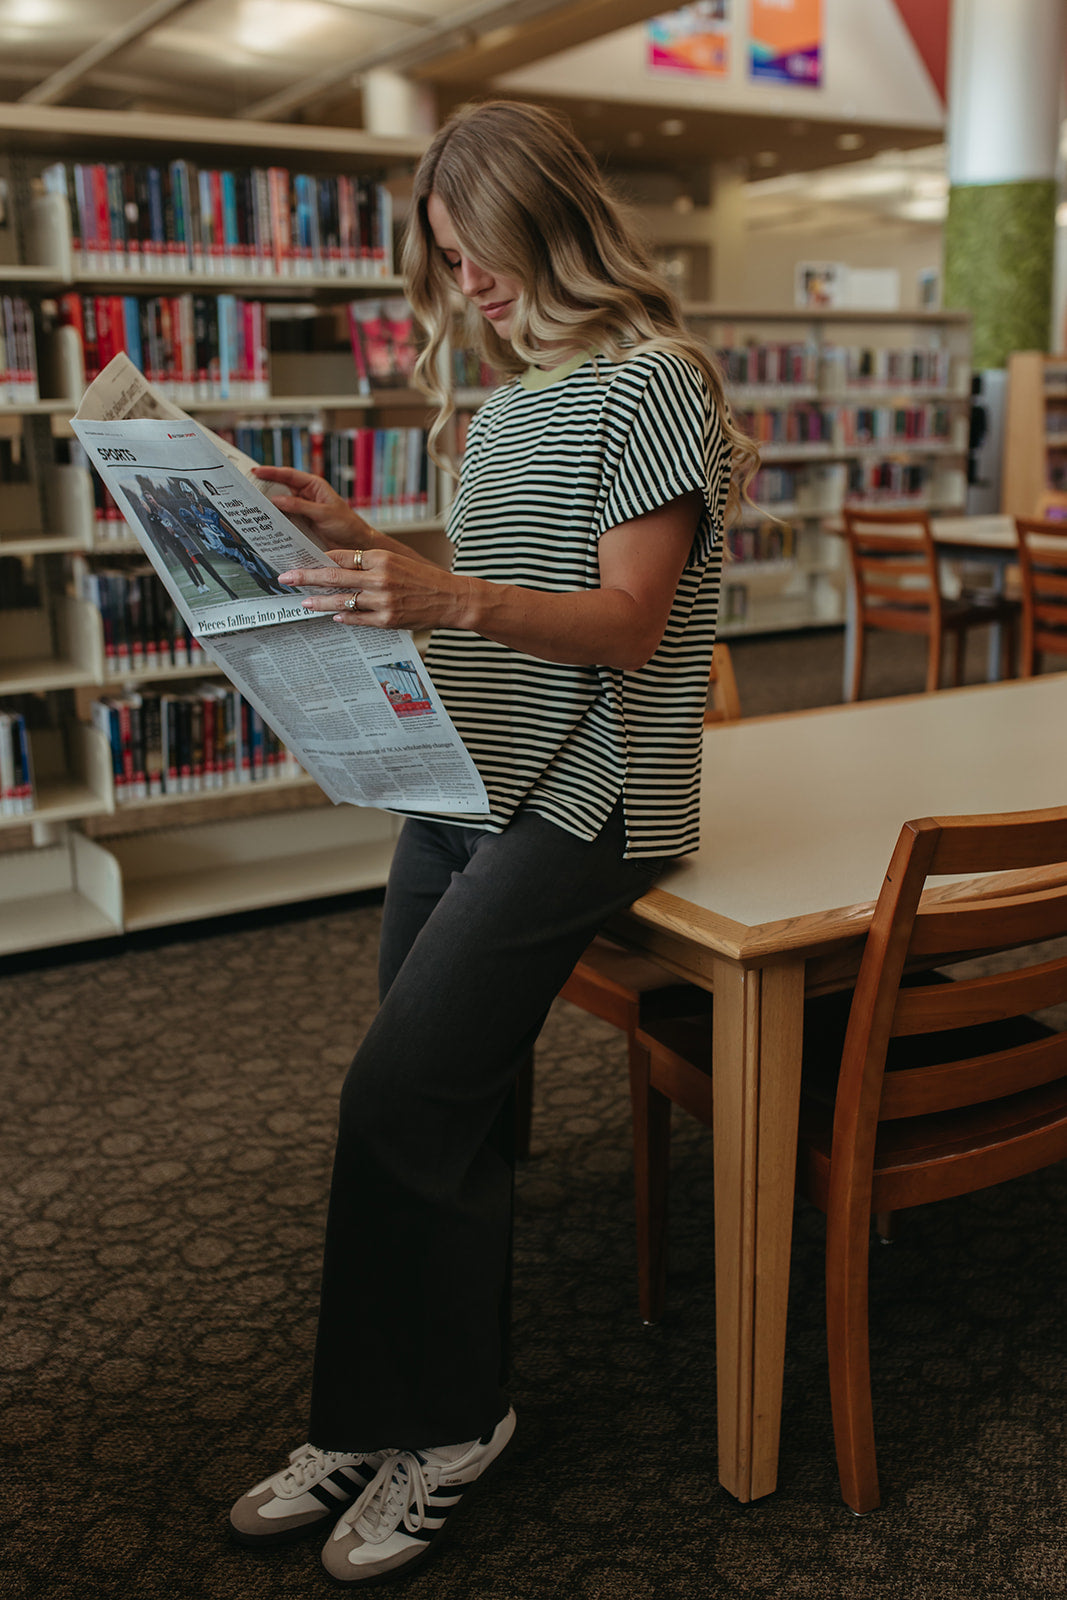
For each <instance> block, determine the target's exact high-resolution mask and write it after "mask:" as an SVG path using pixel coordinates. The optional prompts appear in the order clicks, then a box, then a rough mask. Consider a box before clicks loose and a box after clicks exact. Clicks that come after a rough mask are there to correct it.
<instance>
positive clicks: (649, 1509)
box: [0, 903, 1067, 1600]
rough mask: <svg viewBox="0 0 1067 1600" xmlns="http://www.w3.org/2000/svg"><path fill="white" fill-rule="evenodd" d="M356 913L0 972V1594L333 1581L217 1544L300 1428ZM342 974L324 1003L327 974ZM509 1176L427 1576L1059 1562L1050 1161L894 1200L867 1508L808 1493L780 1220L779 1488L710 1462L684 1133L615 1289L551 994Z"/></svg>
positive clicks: (360, 925) (814, 1373) (635, 1579)
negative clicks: (490, 1370) (658, 1227)
mask: <svg viewBox="0 0 1067 1600" xmlns="http://www.w3.org/2000/svg"><path fill="white" fill-rule="evenodd" d="M377 922H378V912H377V909H376V907H374V906H373V905H366V904H363V905H360V904H358V903H352V904H349V905H346V906H344V907H337V906H330V907H327V908H321V907H320V908H317V909H316V910H315V912H314V914H309V915H305V916H303V917H294V918H292V919H289V920H286V919H281V920H278V921H274V922H267V923H266V924H263V923H261V924H260V925H258V926H249V925H247V924H242V923H239V922H235V923H230V924H222V925H216V926H215V927H214V928H208V929H187V930H184V931H183V932H181V933H180V934H179V936H178V937H176V938H175V939H173V941H171V942H157V943H154V944H153V943H152V942H149V941H142V942H141V943H140V944H136V943H130V944H127V945H126V946H125V947H123V948H121V949H119V950H115V949H112V950H109V951H107V952H105V953H102V954H99V955H98V954H97V953H95V952H94V953H92V954H91V955H90V957H89V958H88V959H86V958H85V957H84V956H83V957H82V958H80V959H78V960H75V961H73V962H71V963H69V964H65V965H63V964H60V965H54V966H43V967H39V968H34V967H32V966H27V967H25V969H22V968H20V967H19V965H18V964H16V965H13V966H9V967H8V968H6V969H4V971H3V972H2V973H0V1028H2V1032H3V1037H4V1040H5V1045H6V1048H5V1052H4V1056H3V1061H2V1066H0V1073H2V1093H3V1104H4V1113H5V1114H4V1118H3V1125H2V1132H0V1159H2V1163H3V1164H2V1168H0V1174H2V1176H0V1227H2V1233H0V1239H2V1243H0V1267H2V1274H3V1299H2V1303H0V1418H2V1428H3V1440H4V1449H3V1458H4V1471H3V1490H4V1493H3V1497H2V1509H0V1519H2V1541H3V1542H2V1553H0V1596H2V1597H3V1600H15V1597H18V1600H24V1597H25V1600H29V1597H34V1600H36V1597H41V1600H99V1597H108V1600H126V1597H132V1600H266V1597H271V1600H273V1597H281V1596H286V1597H290V1596H298V1595H299V1596H304V1595H314V1594H317V1593H326V1592H328V1585H327V1580H326V1578H325V1576H324V1575H323V1573H322V1571H321V1568H320V1567H319V1561H318V1544H317V1541H316V1540H315V1539H312V1540H311V1542H310V1543H308V1544H305V1545H299V1546H295V1547H291V1548H289V1549H287V1550H281V1551H278V1552H275V1553H272V1554H261V1553H252V1552H249V1551H246V1550H242V1549H238V1548H235V1547H233V1546H231V1545H230V1544H229V1542H228V1541H227V1538H226V1534H225V1513H226V1509H227V1506H228V1504H229V1502H230V1500H231V1499H232V1498H233V1497H234V1496H235V1495H236V1494H237V1493H239V1492H240V1491H241V1490H243V1489H244V1488H246V1487H247V1486H248V1485H250V1484H251V1483H252V1482H253V1481H255V1480H256V1479H258V1478H259V1477H261V1476H262V1475H264V1473H266V1472H268V1471H270V1470H272V1469H275V1468H276V1467H277V1466H280V1465H281V1463H282V1461H283V1459H284V1457H285V1455H286V1453H287V1452H288V1451H289V1450H290V1449H292V1448H293V1447H294V1446H295V1445H297V1444H299V1443H300V1442H301V1440H302V1437H303V1436H302V1433H301V1428H302V1418H303V1415H304V1411H305V1407H306V1401H307V1377H308V1364H309V1353H310V1348H311V1342H312V1337H313V1329H314V1303H315V1290H316V1275H317V1268H318V1250H319V1238H320V1231H321V1227H322V1222H323V1213H324V1204H325V1192H326V1177H327V1170H328V1163H329V1155H330V1144H331V1135H332V1125H333V1119H334V1105H335V1100H336V1093H337V1089H338V1085H339V1082H340V1079H341V1077H342V1074H343V1072H344V1069H345V1066H346V1064H347V1061H348V1058H349V1055H350V1052H351V1049H352V1046H353V1044H354V1043H355V1042H356V1040H357V1038H358V1036H359V1033H360V1030H361V1029H362V1028H363V1027H364V1026H365V1024H366V1022H367V1020H368V1018H369V1016H370V1014H371V1008H372V1005H373V971H374V946H375V935H376V928H377ZM337 995H341V996H343V1000H341V1001H340V1002H338V1000H336V999H335V998H334V996H337ZM537 1090H538V1094H537V1106H536V1111H535V1124H534V1149H533V1154H532V1157H531V1159H530V1161H529V1162H528V1163H527V1164H526V1165H525V1166H524V1167H523V1169H522V1171H521V1174H520V1178H519V1185H518V1216H517V1225H516V1244H517V1282H516V1302H515V1341H514V1342H515V1379H514V1383H513V1387H512V1398H513V1400H514V1403H515V1405H516V1408H517V1410H518V1415H519V1428H518V1432H517V1434H516V1438H515V1442H514V1444H513V1446H512V1447H511V1449H510V1450H509V1452H508V1454H507V1456H506V1457H505V1459H504V1462H503V1463H502V1470H501V1472H500V1473H499V1475H498V1476H497V1477H496V1478H495V1480H494V1481H493V1482H492V1483H489V1484H486V1485H485V1487H484V1489H483V1490H482V1491H481V1492H480V1494H479V1495H478V1496H477V1497H472V1503H471V1504H470V1509H469V1512H468V1511H465V1513H464V1517H463V1520H462V1523H461V1525H460V1527H459V1528H457V1530H456V1531H455V1532H454V1533H453V1534H451V1535H450V1537H449V1539H448V1542H447V1544H446V1545H445V1547H444V1548H443V1549H442V1551H441V1553H440V1555H439V1556H438V1558H437V1559H436V1560H435V1561H434V1562H432V1563H431V1564H430V1565H429V1566H428V1567H427V1568H426V1569H425V1571H424V1572H423V1573H422V1574H420V1575H419V1576H418V1577H416V1578H415V1579H413V1580H412V1582H411V1584H410V1587H409V1589H408V1592H409V1593H411V1594H412V1595H415V1596H418V1597H419V1600H557V1597H558V1600H564V1597H565V1600H657V1597H660V1596H662V1597H674V1596H677V1597H684V1600H692V1597H708V1600H720V1597H721V1600H727V1597H733V1596H738V1595H744V1596H760V1597H766V1600H791V1597H798V1600H799V1597H814V1600H871V1597H878V1600H883V1597H884V1600H898V1597H899V1600H949V1597H953V1600H955V1597H962V1600H986V1597H989V1600H1009V1597H1010V1600H1015V1597H1021V1596H1025V1597H1031V1596H1032V1597H1033V1600H1047V1597H1049V1596H1052V1595H1056V1594H1062V1593H1063V1592H1064V1589H1065V1587H1067V1583H1065V1574H1067V1540H1065V1536H1064V1526H1065V1520H1067V1504H1065V1502H1067V1488H1065V1485H1067V1477H1065V1473H1064V1443H1065V1440H1064V1432H1065V1427H1064V1415H1065V1400H1067V1334H1065V1328H1067V1315H1065V1311H1067V1307H1065V1305H1064V1298H1065V1297H1064V1284H1065V1282H1067V1230H1065V1229H1064V1227H1063V1216H1064V1211H1065V1206H1067V1173H1064V1171H1062V1170H1059V1171H1057V1172H1055V1173H1052V1174H1047V1175H1043V1176H1040V1177H1037V1178H1035V1179H1027V1180H1023V1181H1021V1182H1018V1183H1015V1184H1013V1185H1009V1186H1006V1187H1005V1188H1003V1189H1002V1190H1000V1191H996V1192H992V1193H989V1194H987V1195H985V1196H980V1197H977V1198H976V1199H973V1200H966V1201H960V1202H953V1203H950V1204H946V1205H943V1206H940V1207H936V1208H932V1209H930V1210H928V1211H926V1212H924V1213H914V1214H912V1216H911V1217H910V1218H909V1219H907V1220H906V1221H905V1222H904V1225H903V1228H902V1231H901V1237H900V1239H899V1241H898V1242H897V1243H896V1244H894V1245H893V1246H892V1247H891V1248H889V1249H885V1250H880V1251H878V1252H877V1254H876V1255H875V1257H874V1270H873V1288H872V1322H873V1327H874V1350H873V1361H874V1371H875V1374H876V1395H875V1400H876V1415H877V1418H878V1426H879V1442H880V1451H881V1467H882V1475H883V1484H884V1489H885V1503H884V1506H883V1508H882V1509H881V1510H880V1511H879V1512H877V1513H875V1514H873V1515H872V1516H870V1517H867V1518H865V1519H862V1520H857V1519H855V1518H853V1517H852V1516H851V1514H850V1513H849V1512H848V1511H846V1510H845V1509H844V1507H843V1506H842V1504H841V1502H840V1500H839V1498H838V1494H837V1486H836V1476H835V1471H834V1464H833V1453H832V1446H831V1437H830V1422H829V1410H828V1400H827V1392H826V1371H825V1357H824V1348H823V1333H822V1307H821V1267H820V1247H821V1239H822V1221H821V1218H820V1217H819V1216H818V1215H817V1214H815V1213H814V1212H812V1211H809V1210H807V1209H802V1210H800V1211H799V1212H798V1216H797V1222H796V1243H795V1269H794V1273H793V1284H792V1306H791V1320H790V1333H789V1355H788V1369H787V1374H786V1398H785V1418H784V1429H783V1446H782V1463H781V1476H780V1487H779V1490H778V1492H777V1494H776V1495H774V1496H773V1497H771V1498H769V1499H768V1500H766V1501H764V1502H761V1503H759V1504H756V1505H754V1506H752V1507H749V1508H742V1507H739V1506H738V1505H736V1504H735V1503H734V1502H733V1501H731V1500H730V1499H729V1497H727V1496H726V1495H725V1494H724V1493H723V1492H722V1491H721V1490H719V1488H718V1487H717V1484H716V1474H715V1453H714V1439H715V1404H714V1390H713V1337H712V1330H713V1296H712V1289H711V1277H712V1247H711V1198H712V1196H711V1171H710V1145H709V1138H708V1135H707V1134H706V1133H705V1132H704V1130H702V1129H700V1128H697V1127H696V1126H694V1125H689V1124H687V1123H685V1122H683V1121H681V1120H680V1121H679V1122H678V1125H677V1128H676V1135H675V1147H674V1189H673V1195H672V1219H671V1241H672V1257H671V1279H670V1288H669V1311H668V1315H667V1318H666V1319H665V1321H664V1322H663V1323H662V1324H661V1325H660V1326H659V1327H657V1328H652V1329H650V1328H644V1327H642V1325H641V1324H640V1322H639V1320H638V1318H637V1314H636V1305H635V1287H634V1263H633V1245H632V1226H631V1191H630V1158H629V1152H628V1100H627V1096H626V1089H625V1066H624V1058H623V1052H622V1048H621V1044H620V1042H619V1040H618V1038H617V1036H616V1035H615V1034H614V1033H612V1031H611V1030H610V1029H608V1028H606V1027H605V1026H604V1025H602V1024H600V1023H597V1022H593V1021H591V1020H589V1019H588V1018H586V1017H585V1016H584V1015H582V1014H581V1013H579V1012H577V1011H575V1010H574V1009H573V1008H572V1007H569V1006H567V1005H566V1004H564V1003H559V1004H557V1006H556V1008H555V1010H554V1012H553V1015H552V1017H551V1019H550V1021H549V1024H548V1026H547V1028H546V1031H545V1034H544V1036H543V1039H542V1043H541V1046H540V1049H539V1055H538V1073H537Z"/></svg>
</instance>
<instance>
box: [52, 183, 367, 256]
mask: <svg viewBox="0 0 1067 1600" xmlns="http://www.w3.org/2000/svg"><path fill="white" fill-rule="evenodd" d="M42 177H43V182H44V185H45V187H46V189H48V190H49V191H50V192H52V193H56V194H59V195H61V196H63V198H64V199H65V200H66V202H67V206H68V208H69V212H70V225H71V235H72V248H73V256H74V269H75V271H76V272H78V273H80V274H82V275H89V276H92V275H94V274H99V275H100V276H106V275H107V274H109V273H141V274H155V275H159V274H161V273H175V274H183V273H184V274H192V273H196V274H201V275H206V276H215V277H225V276H227V275H230V276H234V275H238V274H239V275H241V276H242V277H284V276H314V277H328V278H330V277H336V278H381V277H388V276H391V275H392V272H393V213H392V197H391V195H390V193H389V190H388V188H387V187H386V186H385V185H384V184H383V183H380V182H378V181H377V180H376V179H375V178H373V177H360V176H356V175H354V174H347V173H345V174H313V173H291V172H290V171H289V169H288V168H286V167H278V166H273V167H225V168H219V167H207V166H199V165H197V163H195V162H192V161H188V160H185V159H182V158H179V159H177V160H174V161H170V162H159V163H156V162H138V161H134V162H126V161H112V162H105V161H57V162H53V163H52V165H51V166H49V167H47V168H46V169H45V171H44V173H43V174H42Z"/></svg>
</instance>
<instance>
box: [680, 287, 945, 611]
mask: <svg viewBox="0 0 1067 1600" xmlns="http://www.w3.org/2000/svg"><path fill="white" fill-rule="evenodd" d="M686 315H687V320H688V321H689V323H690V326H691V327H692V328H693V330H694V332H696V333H698V334H699V335H700V336H701V337H702V338H703V339H705V340H706V341H707V342H708V344H709V345H711V347H712V348H713V349H714V350H715V351H716V352H717V353H718V355H719V358H720V361H721V362H722V365H723V368H724V372H725V376H726V391H727V397H728V399H729V401H730V404H731V406H732V407H733V410H734V413H735V415H736V416H737V417H738V419H739V420H740V421H742V422H743V423H744V425H745V426H746V427H747V428H748V429H749V431H750V432H751V433H753V434H754V435H755V437H756V438H757V439H758V440H759V441H760V448H761V452H762V457H763V465H762V468H761V471H760V473H759V475H758V477H757V479H756V481H755V483H754V484H753V485H752V488H751V490H750V493H751V495H752V498H753V500H754V501H755V502H756V504H757V506H758V507H759V510H758V511H756V512H753V511H752V510H751V509H750V508H746V510H745V514H744V516H743V518H742V521H741V524H740V526H739V527H737V528H734V529H732V530H730V531H729V532H728V536H727V561H726V563H725V565H724V568H723V599H722V605H721V609H720V613H719V633H720V634H721V635H723V636H726V637H729V636H730V635H737V634H750V633H766V632H772V631H778V630H786V629H795V628H809V627H819V626H826V625H832V624H838V623H842V622H843V621H844V613H845V584H846V572H845V566H844V560H843V551H842V546H841V541H840V539H839V538H837V537H836V536H835V535H834V534H832V533H831V532H829V531H828V528H827V524H828V523H829V522H832V521H833V520H834V519H835V518H836V517H837V515H838V513H839V512H840V511H841V509H842V507H843V506H844V505H846V504H861V503H863V504H871V505H879V506H882V507H885V508H886V509H888V508H891V507H897V506H899V507H907V506H922V507H925V508H929V509H930V510H933V511H936V512H938V513H940V514H942V515H945V514H949V513H951V512H954V511H962V510H963V509H964V502H965V498H966V462H967V445H968V432H969V416H970V392H971V368H970V345H971V337H970V320H969V317H968V316H967V314H966V313H954V312H866V311H851V310H836V309H832V308H828V309H823V308H819V309H803V310H794V311H752V310H732V309H730V308H728V307H722V306H716V305H689V306H687V307H686ZM763 511H765V512H767V513H769V514H770V515H768V516H761V515H760V513H761V512H763ZM774 519H777V520H774Z"/></svg>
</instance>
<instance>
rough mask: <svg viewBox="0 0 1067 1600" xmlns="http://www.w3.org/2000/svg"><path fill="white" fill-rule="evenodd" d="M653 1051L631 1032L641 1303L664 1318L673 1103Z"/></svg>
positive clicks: (648, 1315) (646, 1315)
mask: <svg viewBox="0 0 1067 1600" xmlns="http://www.w3.org/2000/svg"><path fill="white" fill-rule="evenodd" d="M650 1072H651V1060H650V1058H649V1054H648V1051H647V1050H646V1049H644V1047H643V1046H642V1045H639V1044H638V1043H637V1040H636V1039H635V1038H634V1037H633V1036H632V1035H631V1038H630V1104H631V1109H632V1116H633V1135H634V1199H635V1202H636V1208H637V1302H638V1306H639V1309H640V1312H641V1320H642V1322H658V1321H659V1320H660V1318H661V1317H662V1315H663V1306H664V1302H665V1300H666V1297H667V1191H668V1186H669V1181H670V1151H671V1102H670V1101H669V1100H668V1099H667V1097H666V1095H662V1094H660V1092H659V1090H658V1089H653V1087H652V1084H651V1081H650Z"/></svg>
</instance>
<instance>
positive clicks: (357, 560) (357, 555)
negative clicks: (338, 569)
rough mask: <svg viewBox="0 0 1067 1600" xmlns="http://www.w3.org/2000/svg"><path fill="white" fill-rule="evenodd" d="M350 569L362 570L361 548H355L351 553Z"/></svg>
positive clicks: (354, 570)
mask: <svg viewBox="0 0 1067 1600" xmlns="http://www.w3.org/2000/svg"><path fill="white" fill-rule="evenodd" d="M352 571H353V572H362V571H363V551H362V550H356V551H355V552H354V553H353V556H352Z"/></svg>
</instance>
